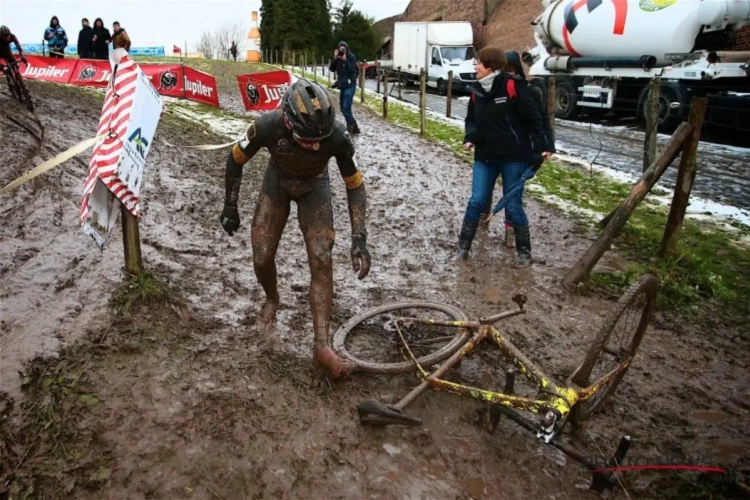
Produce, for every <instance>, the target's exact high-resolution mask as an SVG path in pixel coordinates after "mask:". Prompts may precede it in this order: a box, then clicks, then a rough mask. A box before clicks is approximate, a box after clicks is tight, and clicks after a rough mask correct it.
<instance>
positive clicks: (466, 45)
mask: <svg viewBox="0 0 750 500" xmlns="http://www.w3.org/2000/svg"><path fill="white" fill-rule="evenodd" d="M473 44H474V31H473V30H472V28H471V23H467V22H449V21H437V22H400V23H395V25H394V27H393V44H392V46H393V60H392V62H390V61H389V64H388V66H392V68H393V70H394V71H396V72H397V73H400V74H401V76H402V77H405V78H406V80H407V81H408V82H417V81H419V72H420V70H422V69H425V70H426V71H427V85H428V86H430V87H432V88H436V89H437V90H438V93H440V94H441V95H445V93H446V91H447V88H448V72H449V71H453V89H455V90H466V89H467V87H468V86H469V85H471V84H472V83H474V82H475V81H476V79H477V74H476V68H475V63H476V51H475V50H474V45H473Z"/></svg>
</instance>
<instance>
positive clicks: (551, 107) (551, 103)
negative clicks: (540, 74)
mask: <svg viewBox="0 0 750 500" xmlns="http://www.w3.org/2000/svg"><path fill="white" fill-rule="evenodd" d="M556 92H557V91H556V90H555V77H554V76H550V77H549V78H547V121H549V127H550V130H551V131H552V141H553V142H554V141H555V137H556V136H557V134H556V133H555V103H556V101H557V96H556V95H555V93H556Z"/></svg>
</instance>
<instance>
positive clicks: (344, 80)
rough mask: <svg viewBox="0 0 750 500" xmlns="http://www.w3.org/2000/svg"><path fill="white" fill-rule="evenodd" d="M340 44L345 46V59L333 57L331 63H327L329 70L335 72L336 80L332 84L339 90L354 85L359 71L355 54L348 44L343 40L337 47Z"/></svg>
mask: <svg viewBox="0 0 750 500" xmlns="http://www.w3.org/2000/svg"><path fill="white" fill-rule="evenodd" d="M342 45H343V46H344V47H346V61H343V60H341V59H339V58H334V59H331V64H329V65H328V69H329V70H330V71H335V72H336V82H335V83H334V85H333V86H334V88H337V89H339V90H344V89H348V88H350V87H356V86H357V73H358V72H359V68H357V56H355V55H354V54H352V53H351V52H350V51H349V45H348V44H347V43H346V42H344V41H341V42H340V43H339V44H338V45H337V47H341V46H342Z"/></svg>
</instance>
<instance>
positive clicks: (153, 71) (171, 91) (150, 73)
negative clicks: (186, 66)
mask: <svg viewBox="0 0 750 500" xmlns="http://www.w3.org/2000/svg"><path fill="white" fill-rule="evenodd" d="M141 69H142V70H143V72H144V73H145V74H146V76H147V77H148V79H149V80H150V81H151V84H152V85H153V86H154V88H155V89H156V90H157V91H158V92H159V93H160V94H161V95H166V96H169V97H178V98H183V99H184V98H185V87H184V79H183V71H182V64H142V65H141Z"/></svg>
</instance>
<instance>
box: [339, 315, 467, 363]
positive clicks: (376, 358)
mask: <svg viewBox="0 0 750 500" xmlns="http://www.w3.org/2000/svg"><path fill="white" fill-rule="evenodd" d="M407 318H408V319H407ZM413 319H425V320H436V321H467V318H466V315H465V314H464V313H463V312H462V311H461V310H460V309H457V308H455V307H453V306H450V305H447V304H440V303H436V302H426V301H405V302H394V303H391V304H386V305H384V306H380V307H375V308H372V309H369V310H367V311H365V312H363V313H362V314H360V315H358V316H355V317H353V318H351V319H350V320H349V321H347V322H346V323H344V324H343V325H341V327H339V329H338V330H336V333H334V335H333V348H334V350H335V351H336V352H338V353H339V355H340V356H342V357H343V358H345V359H346V360H348V361H350V362H352V363H354V364H355V365H356V366H357V367H358V368H359V371H362V372H365V373H383V374H394V373H407V372H412V371H415V370H416V366H415V364H414V361H413V360H412V359H411V357H410V356H409V354H408V352H407V351H406V349H405V348H404V346H403V342H402V341H401V336H400V335H399V332H398V330H400V331H401V335H403V336H404V339H405V340H406V343H407V344H408V346H409V348H410V349H411V351H412V353H413V354H414V356H415V357H416V358H417V362H418V363H419V364H420V365H422V366H424V367H427V366H432V365H436V364H438V363H440V362H442V361H445V360H446V359H448V358H449V357H450V356H451V355H452V354H453V353H454V352H456V351H457V350H458V349H459V348H460V347H461V346H462V345H464V344H465V343H466V341H467V340H468V339H469V337H470V336H471V332H470V331H469V330H468V329H466V328H461V329H458V330H457V329H456V328H455V327H445V326H435V325H427V324H424V323H419V322H417V321H412V320H413ZM353 352H357V353H358V354H353ZM359 352H363V353H364V354H359ZM362 357H366V358H367V359H368V360H367V361H365V360H364V359H362ZM395 359H400V360H403V359H406V361H395Z"/></svg>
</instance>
